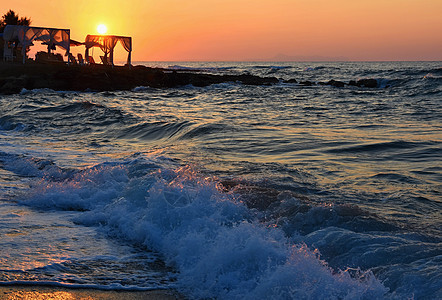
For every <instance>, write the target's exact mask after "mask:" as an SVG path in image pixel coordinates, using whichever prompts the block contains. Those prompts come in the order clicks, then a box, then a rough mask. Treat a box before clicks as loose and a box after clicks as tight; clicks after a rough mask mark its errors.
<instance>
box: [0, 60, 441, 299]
mask: <svg viewBox="0 0 442 300" xmlns="http://www.w3.org/2000/svg"><path fill="white" fill-rule="evenodd" d="M145 64H146V65H149V66H161V67H170V68H172V69H194V68H197V69H203V70H204V71H205V72H211V73H246V72H247V73H251V74H256V75H260V76H275V77H278V78H280V79H291V78H296V79H297V80H298V81H302V80H310V81H328V80H331V79H335V80H341V81H345V82H348V81H349V80H358V79H362V78H374V79H376V80H377V81H378V88H374V89H369V88H358V87H344V88H336V87H332V86H322V85H318V86H311V87H303V86H299V85H297V84H283V83H281V84H277V85H272V86H245V85H241V84H238V83H225V84H219V85H213V86H210V87H205V88H197V87H193V86H185V87H181V88H174V89H151V88H144V87H139V88H136V89H134V90H133V91H130V92H126V91H125V92H105V93H94V92H89V93H84V92H62V91H52V90H33V91H26V90H24V91H22V93H21V94H20V95H13V96H1V98H0V101H1V104H2V105H1V108H0V145H1V148H0V200H1V202H0V211H1V215H0V218H1V219H0V234H1V235H0V236H1V238H0V249H1V253H2V255H1V258H0V281H1V282H2V284H15V283H37V284H55V285H56V284H63V285H71V286H88V287H95V288H102V289H153V288H161V289H169V288H174V289H178V290H179V291H180V292H182V293H183V294H184V295H186V296H187V297H189V298H192V299H193V298H213V297H215V298H220V299H239V298H241V299H243V298H250V299H268V298H274V299H286V298H289V299H290V298H293V299H300V298H302V299H304V298H306V299H318V298H320V299H344V298H346V299H376V298H378V299H383V298H387V299H391V298H398V299H403V298H413V297H414V298H415V299H435V298H441V297H442V290H441V289H442V275H441V271H440V269H441V262H442V249H441V241H442V238H441V228H442V222H441V220H442V216H441V206H442V204H441V202H442V197H441V182H442V172H441V168H442V165H441V156H442V155H441V140H442V134H441V132H442V131H441V129H442V123H441V120H442V109H441V103H442V101H441V100H442V64H441V63H440V62H415V63H406V62H395V63H270V64H269V63H169V64H168V63H163V64H161V65H160V64H155V63H145Z"/></svg>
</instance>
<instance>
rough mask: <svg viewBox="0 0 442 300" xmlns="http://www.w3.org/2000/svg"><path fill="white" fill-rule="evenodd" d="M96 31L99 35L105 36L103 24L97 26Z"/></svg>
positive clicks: (105, 30) (105, 28)
mask: <svg viewBox="0 0 442 300" xmlns="http://www.w3.org/2000/svg"><path fill="white" fill-rule="evenodd" d="M97 31H98V33H99V34H105V33H106V32H107V27H106V25H104V24H100V25H98V26H97Z"/></svg>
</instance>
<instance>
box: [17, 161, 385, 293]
mask: <svg viewBox="0 0 442 300" xmlns="http://www.w3.org/2000/svg"><path fill="white" fill-rule="evenodd" d="M139 163H142V164H143V165H145V164H146V163H147V164H148V166H149V167H147V168H143V170H144V175H143V176H140V174H139V171H140V169H139V168H138V167H137V165H138V164H139ZM43 170H45V172H46V173H45V174H39V175H40V177H41V178H42V180H40V181H39V182H36V183H35V184H34V185H33V188H32V189H31V191H30V193H29V194H28V195H27V196H26V197H23V198H22V199H21V200H20V203H22V204H26V205H29V206H32V207H36V208H39V209H47V210H52V209H61V210H75V211H78V212H79V213H80V215H78V216H77V217H76V218H75V219H74V221H75V222H77V223H79V224H85V225H87V226H92V225H100V226H104V227H105V228H107V230H109V232H113V234H117V235H118V236H120V237H121V238H123V239H125V240H129V241H132V242H133V243H136V244H139V245H143V246H145V247H148V248H150V249H153V250H155V251H158V252H159V253H161V255H163V257H164V258H165V260H166V262H167V263H168V264H169V265H171V266H173V267H174V268H175V269H177V271H178V274H177V286H179V288H180V290H181V291H183V292H184V293H185V294H187V295H189V296H191V297H193V298H207V297H216V298H219V299H232V298H234V299H238V298H247V299H256V298H262V297H266V298H267V297H276V298H285V297H289V298H345V297H358V298H367V299H369V298H370V299H373V298H381V297H382V296H383V295H384V294H385V293H386V292H387V289H386V288H385V287H383V286H382V284H381V283H380V282H379V281H377V280H376V279H375V278H374V276H373V275H372V274H371V273H370V272H362V271H361V272H360V273H358V274H353V275H352V274H351V273H352V272H351V271H350V270H347V271H346V270H343V271H333V270H331V269H330V268H329V267H328V266H327V263H326V262H325V261H323V260H322V259H321V258H320V257H319V253H318V252H317V251H315V250H311V249H310V248H308V247H307V246H305V245H304V244H303V243H295V244H293V243H289V242H288V241H287V238H286V237H285V235H284V234H283V232H282V231H281V230H280V229H278V228H273V227H268V226H266V225H265V224H261V223H260V222H259V221H258V220H257V219H256V217H255V216H254V213H253V211H250V210H249V209H247V208H246V206H245V205H243V204H242V203H241V202H240V201H239V200H238V198H237V197H236V196H235V194H234V193H224V192H222V191H221V190H220V188H219V186H218V183H217V181H216V180H213V179H212V178H206V177H204V176H201V175H200V174H198V172H196V171H195V170H193V169H192V168H189V167H183V168H178V169H164V168H161V167H158V164H156V163H155V162H154V161H144V162H143V161H142V160H140V159H139V160H137V161H132V162H127V163H125V164H110V165H109V164H102V165H97V166H95V167H93V168H89V169H85V170H82V171H78V172H75V173H73V174H71V175H70V176H68V177H67V178H66V179H64V180H62V181H60V180H57V181H54V180H51V179H50V178H51V177H52V176H50V174H51V173H52V172H53V171H52V169H47V168H43ZM134 170H136V174H137V176H134V175H133V173H132V171H134ZM300 274H302V276H299V275H300Z"/></svg>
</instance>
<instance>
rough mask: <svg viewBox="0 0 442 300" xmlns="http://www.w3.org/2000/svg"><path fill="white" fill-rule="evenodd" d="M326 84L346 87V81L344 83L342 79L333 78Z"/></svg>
mask: <svg viewBox="0 0 442 300" xmlns="http://www.w3.org/2000/svg"><path fill="white" fill-rule="evenodd" d="M326 85H331V86H334V87H344V86H345V83H343V82H342V81H338V80H334V79H332V80H330V81H329V82H327V83H326Z"/></svg>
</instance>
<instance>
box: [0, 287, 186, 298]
mask: <svg viewBox="0 0 442 300" xmlns="http://www.w3.org/2000/svg"><path fill="white" fill-rule="evenodd" d="M0 299H2V300H18V299H29V300H31V299H32V300H43V299H44V300H48V299H58V300H71V299H79V300H80V299H82V300H83V299H84V300H137V299H139V300H142V299H146V300H172V299H182V298H180V297H179V296H178V294H175V293H173V292H170V291H161V290H153V291H140V292H136V291H102V290H93V289H68V288H62V287H49V286H32V285H24V286H20V285H17V286H0Z"/></svg>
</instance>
